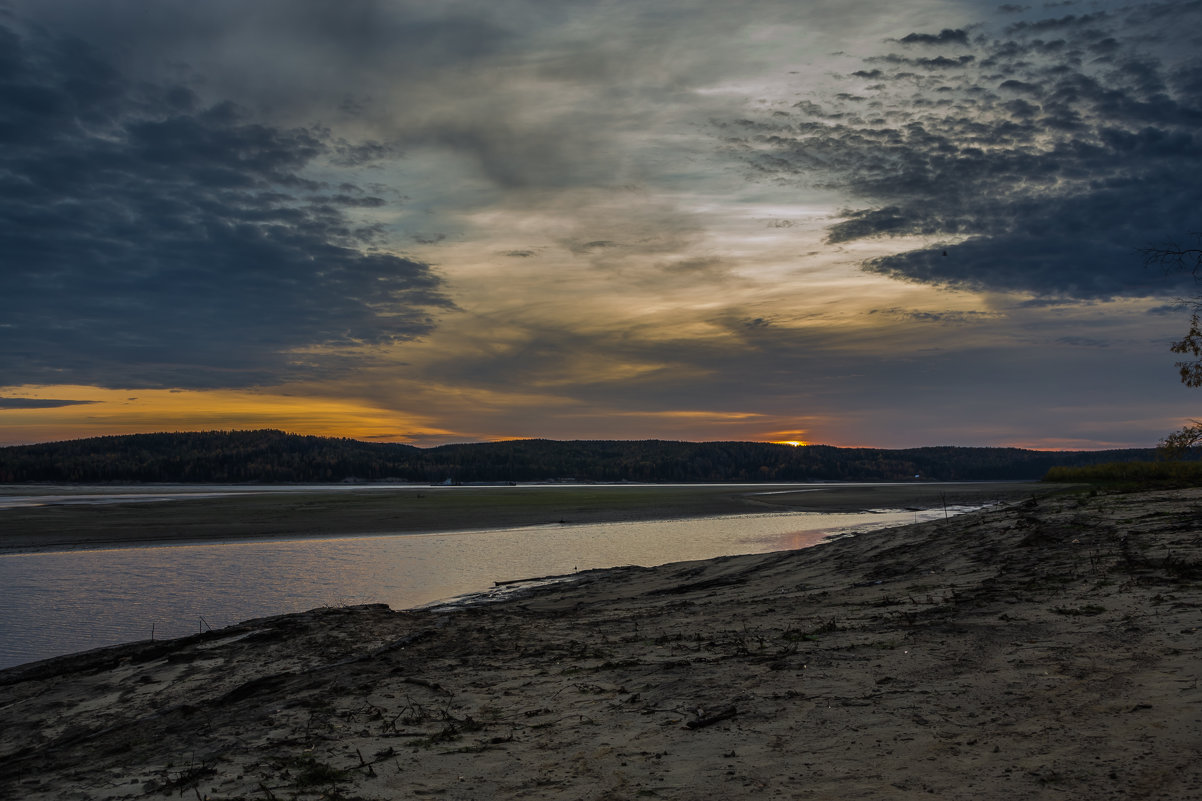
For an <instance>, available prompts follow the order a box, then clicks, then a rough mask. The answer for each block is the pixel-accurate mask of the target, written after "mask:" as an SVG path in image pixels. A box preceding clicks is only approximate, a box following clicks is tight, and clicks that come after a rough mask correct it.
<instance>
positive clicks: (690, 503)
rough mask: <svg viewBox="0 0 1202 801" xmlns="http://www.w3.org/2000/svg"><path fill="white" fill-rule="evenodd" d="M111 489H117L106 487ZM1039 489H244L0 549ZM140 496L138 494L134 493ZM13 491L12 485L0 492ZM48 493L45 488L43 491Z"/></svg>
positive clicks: (142, 508) (23, 513) (35, 514)
mask: <svg viewBox="0 0 1202 801" xmlns="http://www.w3.org/2000/svg"><path fill="white" fill-rule="evenodd" d="M107 489H109V490H111V491H115V490H114V488H107ZM1053 489H1055V487H1052V486H1049V485H1046V484H1040V483H1037V482H967V483H919V482H915V483H910V484H857V485H824V484H781V485H755V486H748V485H692V486H690V485H665V486H656V485H633V486H613V485H609V486H606V485H567V486H519V487H454V488H450V489H443V488H438V487H397V488H388V489H384V488H379V487H375V488H364V489H362V490H338V491H314V492H303V491H297V492H262V493H255V492H253V491H246V490H241V491H239V492H238V493H237V494H231V495H226V496H222V497H215V498H190V499H183V500H172V501H155V502H132V503H106V504H102V505H70V504H60V505H49V506H36V507H16V508H10V509H0V552H10V553H11V552H18V551H32V550H56V549H66V548H88V547H92V548H97V547H113V546H120V545H137V544H146V543H155V542H181V541H198V540H228V539H247V538H264V537H312V536H327V537H328V536H345V535H352V534H408V533H429V532H437V531H465V530H476V529H487V528H509V527H515V526H530V525H541V524H544V523H602V522H614V521H626V520H661V519H662V520H666V519H675V518H683V517H706V516H713V515H735V514H749V513H757V512H772V511H789V510H797V511H817V512H844V511H846V512H855V511H860V510H862V509H879V508H914V509H930V508H937V507H939V506H941V505H944V504H946V505H952V506H954V505H970V506H976V505H980V504H986V503H994V502H999V501H1006V500H1013V499H1016V498H1028V497H1031V496H1032V495H1033V494H1043V493H1047V492H1049V491H1051V490H1053ZM142 490H143V491H145V488H142ZM4 491H6V492H8V493H10V494H11V493H20V492H22V491H23V490H22V488H20V487H12V486H10V487H6V488H4ZM42 491H45V490H42Z"/></svg>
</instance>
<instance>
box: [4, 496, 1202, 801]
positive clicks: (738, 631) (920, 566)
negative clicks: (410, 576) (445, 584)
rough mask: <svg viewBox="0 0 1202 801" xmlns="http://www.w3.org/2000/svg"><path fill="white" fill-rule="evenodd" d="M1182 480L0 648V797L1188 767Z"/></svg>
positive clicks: (1198, 604) (1191, 645)
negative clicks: (20, 654) (418, 594)
mask: <svg viewBox="0 0 1202 801" xmlns="http://www.w3.org/2000/svg"><path fill="white" fill-rule="evenodd" d="M1200 509H1202V491H1200V490H1183V491H1172V492H1157V493H1138V494H1124V495H1102V496H1097V497H1090V496H1087V495H1084V494H1080V495H1074V496H1062V497H1056V498H1041V499H1039V500H1037V501H1034V500H1033V501H1030V502H1027V503H1020V504H1016V505H1013V506H1010V507H1007V508H1004V509H998V510H992V511H986V512H981V513H973V514H968V515H963V516H960V517H954V518H952V519H950V520H939V521H936V522H932V523H923V524H917V525H912V526H906V527H902V528H898V529H891V530H886V531H878V532H873V533H871V534H866V535H861V536H856V537H849V538H844V539H839V540H836V541H833V542H830V543H827V544H824V545H821V546H817V547H814V548H810V549H806V550H803V551H793V552H780V553H772V554H761V555H754V556H740V557H727V558H722V559H715V560H710V561H705V562H692V563H679V564H674V565H666V566H663V567H659V568H650V569H648V568H619V569H614V570H607V571H592V572H584V573H581V574H579V575H577V576H574V577H572V578H571V579H570V580H567V581H564V582H559V583H556V584H552V585H550V586H544V587H539V588H535V589H532V590H530V591H529V592H527V593H525V594H523V595H521V596H520V597H516V598H512V599H509V600H506V601H503V602H500V603H495V604H487V605H480V606H469V607H465V608H460V609H457V610H453V609H447V608H440V609H432V610H424V611H423V610H417V611H407V612H394V611H392V610H389V609H387V608H386V607H383V606H378V605H377V606H360V607H343V608H329V609H318V610H313V611H311V612H307V613H303V614H298V615H286V616H280V617H274V618H266V619H260V620H252V621H247V622H245V623H242V624H239V625H237V626H233V627H229V628H226V629H221V630H218V631H214V632H205V633H204V634H199V635H195V636H192V637H188V638H184V639H181V640H174V641H169V642H154V643H149V642H148V643H135V644H131V645H127V646H120V647H116V648H108V649H102V650H100V651H96V652H90V653H87V654H77V655H74V656H70V657H62V658H59V659H54V660H47V661H45V662H41V663H36V664H33V665H27V666H22V667H17V668H12V669H9V670H7V671H0V709H3V710H4V721H5V723H4V726H3V727H2V729H0V797H4V798H21V799H31V800H33V799H55V800H56V801H57V800H58V799H72V798H75V799H118V798H168V797H169V798H179V797H186V798H208V799H232V798H264V799H270V798H280V799H283V798H289V799H291V798H298V799H300V798H306V799H307V798H313V799H316V798H363V799H386V798H409V797H414V796H426V795H430V796H436V797H440V798H448V799H461V798H462V799H469V798H473V799H474V798H500V799H532V798H534V799H538V798H546V799H552V798H554V799H559V798H597V799H624V798H631V799H633V798H679V799H691V798H702V797H706V798H709V797H724V798H744V797H747V798H750V797H762V796H764V795H772V796H779V797H786V798H836V797H837V798H891V799H892V798H918V797H922V798H929V797H931V796H932V794H934V797H942V798H977V799H981V798H983V799H991V798H997V799H1002V798H1006V799H1012V798H1038V797H1048V796H1049V795H1050V796H1051V797H1065V798H1087V797H1088V798H1096V799H1106V798H1114V799H1127V798H1164V799H1181V798H1191V797H1199V796H1200V795H1202V763H1200V762H1199V760H1198V759H1197V754H1198V749H1199V746H1200V745H1202V688H1199V686H1198V679H1199V673H1200V672H1202V668H1200V665H1202V660H1200V659H1199V645H1200V643H1202V631H1200V630H1202V515H1200V514H1199V510H1200Z"/></svg>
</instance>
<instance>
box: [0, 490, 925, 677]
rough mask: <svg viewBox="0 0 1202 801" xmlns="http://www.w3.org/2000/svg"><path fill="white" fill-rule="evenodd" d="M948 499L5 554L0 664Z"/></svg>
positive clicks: (713, 552) (699, 550)
mask: <svg viewBox="0 0 1202 801" xmlns="http://www.w3.org/2000/svg"><path fill="white" fill-rule="evenodd" d="M941 514H942V512H939V513H934V512H928V513H917V514H916V513H914V512H881V513H860V514H816V513H809V512H793V513H786V514H765V515H740V516H736V517H716V518H700V519H690V520H666V521H645V522H636V523H603V524H592V525H562V526H540V527H534V528H521V529H501V530H490V531H475V532H466V533H450V534H448V533H440V534H406V535H393V536H370V537H346V538H338V539H303V540H272V541H237V542H223V543H210V544H193V545H159V546H149V547H136V548H121V549H111V550H81V551H69V552H57V553H33V554H9V555H2V556H0V668H3V667H10V666H12V665H16V664H21V663H24V662H29V661H33V660H36V659H44V658H46V657H49V656H55V655H59V654H65V653H72V652H75V651H81V650H86V649H89V648H97V647H101V646H105V645H114V644H117V643H122V642H130V641H134V640H144V639H149V638H150V637H151V635H152V633H153V635H154V636H155V637H156V638H167V637H179V636H183V635H187V634H193V633H196V632H197V631H198V630H204V629H206V628H208V627H212V628H217V627H219V626H225V625H229V624H232V623H236V622H238V621H241V620H246V619H248V618H254V617H262V616H267V615H275V614H282V613H286V612H298V611H303V610H306V609H312V608H314V607H318V606H329V605H342V604H360V603H386V604H388V605H390V606H391V607H392V608H394V609H406V608H412V607H415V606H420V605H423V604H428V603H431V602H434V601H438V600H444V599H447V598H451V597H454V596H459V595H463V594H467V593H475V592H482V591H485V590H487V589H488V588H490V587H492V585H493V582H495V581H510V580H515V579H522V578H530V577H536V576H548V575H560V574H570V573H572V572H573V571H575V570H587V569H592V568H604V567H615V566H618V565H631V564H635V565H646V566H650V565H657V564H664V563H667V562H677V561H689V560H694V559H708V558H712V557H716V556H726V555H731V554H742V553H762V552H767V551H778V550H789V549H794V548H802V547H806V546H808V545H813V544H814V543H816V542H819V541H821V540H822V539H824V538H826V537H827V536H829V535H831V534H832V533H836V532H840V531H847V530H868V529H872V528H881V527H885V526H896V525H901V524H904V523H909V522H913V521H914V520H921V519H926V518H927V517H934V516H938V515H941Z"/></svg>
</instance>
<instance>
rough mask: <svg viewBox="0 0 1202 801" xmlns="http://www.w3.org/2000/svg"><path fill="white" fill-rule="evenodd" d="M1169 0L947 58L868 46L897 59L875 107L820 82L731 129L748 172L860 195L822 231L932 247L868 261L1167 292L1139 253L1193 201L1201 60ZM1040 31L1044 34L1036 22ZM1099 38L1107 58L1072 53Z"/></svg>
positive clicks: (1009, 280) (1095, 291) (983, 278)
mask: <svg viewBox="0 0 1202 801" xmlns="http://www.w3.org/2000/svg"><path fill="white" fill-rule="evenodd" d="M1170 5H1172V6H1174V7H1175V8H1176V9H1177V11H1178V13H1177V14H1176V15H1175V16H1174V15H1164V14H1158V15H1155V16H1152V15H1150V14H1148V13H1146V9H1143V8H1137V9H1134V10H1133V11H1131V12H1129V13H1126V15H1124V14H1118V13H1115V14H1110V13H1107V12H1099V13H1095V14H1090V15H1084V16H1069V17H1062V18H1058V19H1054V20H1043V21H1039V20H1035V21H1024V22H1022V23H1016V24H1013V25H1011V26H1009V27H1008V28H1007V29H1006V34H1005V35H1003V36H1002V37H1000V38H994V39H990V38H988V37H985V36H981V37H977V38H976V39H975V40H974V41H973V42H972V44H971V46H972V48H973V52H972V53H970V54H967V55H966V56H964V57H962V58H960V59H957V60H956V64H957V65H958V66H959V67H960V68H959V69H957V70H954V71H949V70H948V69H947V68H946V65H939V64H936V63H934V62H933V61H932V60H926V61H925V63H924V61H923V60H921V59H914V58H910V57H903V56H897V55H887V56H879V57H875V58H872V59H868V60H869V61H873V62H875V63H877V64H890V65H893V66H894V68H895V69H894V71H892V72H891V71H890V70H888V69H884V70H874V71H873V77H874V78H879V79H880V80H882V81H883V84H882V87H883V88H882V89H881V90H880V91H879V92H877V93H876V94H875V95H873V96H872V98H871V104H872V108H873V114H872V116H871V117H870V116H868V115H866V114H863V113H862V112H860V111H858V110H857V108H858V107H859V105H860V104H858V103H857V104H854V105H853V104H850V103H842V102H840V101H839V100H838V99H837V97H836V96H835V95H834V94H832V95H830V96H829V97H830V98H831V99H830V100H827V101H826V102H814V101H810V100H803V101H801V102H799V103H797V104H796V105H795V108H797V109H799V110H801V111H803V112H805V114H806V116H807V117H808V118H809V119H808V120H805V121H802V122H800V123H792V124H779V123H775V124H773V123H765V122H764V121H761V120H751V121H750V124H738V125H735V126H731V127H733V128H735V129H741V130H742V131H744V136H743V138H742V139H741V140H739V139H737V138H735V141H737V142H739V143H740V144H741V145H742V146H743V147H745V148H746V150H747V151H748V152H749V153H751V154H752V155H751V157H750V158H751V163H752V164H753V165H754V166H755V168H756V169H757V170H758V171H759V172H760V173H761V174H764V175H769V176H772V177H774V178H777V179H786V180H801V181H806V182H810V183H812V184H816V185H819V186H825V187H829V188H835V189H839V190H842V191H844V192H847V193H849V194H850V195H851V196H854V197H857V198H859V199H860V200H861V202H862V205H860V206H853V207H852V208H849V209H846V210H844V211H843V212H842V213H841V219H840V220H839V221H838V222H836V223H834V224H833V225H831V226H830V228H829V232H828V239H829V241H830V242H831V243H832V244H837V243H844V242H851V241H855V240H860V239H865V238H870V237H900V236H918V237H923V238H925V239H926V240H927V241H928V242H930V244H929V245H928V246H926V247H921V248H919V249H916V250H910V251H907V252H903V253H899V254H896V255H892V256H886V257H883V258H877V259H874V260H872V261H869V262H868V263H866V264H865V265H864V266H865V268H866V269H868V270H870V271H874V272H879V273H883V274H886V275H890V276H893V277H896V278H900V279H904V280H915V281H921V282H926V283H933V284H946V285H965V286H972V287H978V288H990V289H1003V290H1013V291H1024V292H1038V293H1052V294H1057V295H1065V296H1079V297H1096V298H1105V297H1112V296H1119V295H1143V294H1158V293H1169V292H1173V291H1177V289H1178V288H1179V287H1177V286H1174V284H1173V283H1172V282H1171V281H1169V280H1167V279H1166V278H1165V277H1164V276H1162V275H1159V274H1155V275H1154V274H1152V272H1151V271H1141V270H1140V267H1139V263H1140V260H1139V258H1138V256H1137V254H1136V253H1135V251H1136V250H1137V249H1138V248H1140V247H1141V246H1144V245H1147V244H1148V243H1149V242H1156V241H1165V240H1171V239H1172V238H1173V237H1174V236H1179V235H1180V234H1181V233H1182V232H1185V231H1190V230H1194V229H1195V228H1196V227H1197V225H1198V209H1199V208H1202V186H1200V185H1199V184H1198V182H1197V180H1195V176H1197V175H1200V174H1202V92H1200V91H1199V88H1200V87H1202V74H1200V69H1202V68H1199V67H1198V62H1197V60H1196V58H1194V57H1193V56H1192V53H1191V51H1190V49H1189V47H1188V46H1187V44H1188V43H1189V42H1190V41H1192V39H1191V34H1190V33H1189V31H1193V30H1197V29H1198V28H1199V26H1202V9H1200V8H1199V5H1198V4H1197V3H1192V2H1190V3H1176V4H1170ZM1148 19H1152V20H1153V23H1147V22H1146V20H1148ZM1140 20H1144V22H1140ZM1137 23H1138V24H1137ZM1049 30H1055V31H1056V33H1057V36H1058V37H1060V38H1059V39H1058V40H1057V41H1056V42H1048V41H1045V40H1043V39H1040V38H1038V37H1037V35H1036V34H1040V33H1044V32H1046V31H1049ZM1152 40H1155V41H1156V42H1157V43H1158V49H1157V50H1155V51H1150V50H1149V49H1148V47H1147V42H1149V41H1152ZM1103 42H1104V43H1107V44H1106V46H1105V48H1104V49H1105V50H1106V52H1107V57H1106V58H1105V59H1104V60H1097V59H1095V60H1093V61H1089V60H1085V59H1082V58H1081V57H1080V55H1079V54H1080V53H1081V52H1082V51H1084V50H1085V49H1086V46H1087V45H1088V44H1090V43H1103ZM1152 53H1160V54H1162V55H1160V56H1159V57H1157V56H1154V55H1152ZM1174 53H1177V54H1182V55H1180V56H1179V57H1175V56H1173V55H1172V54H1174ZM974 56H975V60H973V61H964V60H963V59H965V58H972V57H974ZM897 67H903V68H904V70H898V69H896V68H897ZM915 68H919V69H918V71H917V72H915V71H914V70H915ZM881 71H883V72H884V73H885V74H884V75H878V74H877V73H878V72H881ZM765 125H767V126H768V127H767V128H765V127H764V126H765Z"/></svg>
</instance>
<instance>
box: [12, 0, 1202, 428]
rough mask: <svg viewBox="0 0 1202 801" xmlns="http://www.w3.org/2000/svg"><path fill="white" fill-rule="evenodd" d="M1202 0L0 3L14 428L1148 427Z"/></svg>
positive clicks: (1199, 405)
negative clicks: (1147, 254)
mask: <svg viewBox="0 0 1202 801" xmlns="http://www.w3.org/2000/svg"><path fill="white" fill-rule="evenodd" d="M1200 39H1202V2H1196V1H1193V0H1191V1H1190V2H1173V1H1172V0H1170V1H1169V2H1153V3H1138V2H1136V3H1131V4H1127V3H1122V2H1109V0H1101V1H1099V2H1072V1H1070V2H1054V3H1039V4H1031V5H1027V4H1001V5H999V4H997V3H979V2H970V1H968V0H960V1H958V2H951V1H950V0H899V2H896V3H890V4H881V3H879V2H876V0H871V1H869V0H806V2H797V0H743V2H740V3H731V2H728V0H640V1H638V2H635V1H634V0H588V1H587V2H584V1H583V0H579V1H577V0H440V2H434V3H432V2H429V0H421V1H420V2H417V1H416V0H415V1H414V2H409V1H408V0H395V1H386V0H341V2H337V3H335V2H327V1H326V0H320V1H319V0H257V2H254V3H245V2H242V0H207V2H204V3H197V2H195V1H194V0H155V2H153V3H147V2H144V0H100V1H99V2H97V0H0V445H13V444H22V443H30V442H43V441H52V440H63V439H73V438H77V437H86V436H97V435H110V434H125V433H136V432H147V431H183V430H212V429H227V430H228V429H252V428H267V427H270V428H279V429H283V430H286V431H290V432H294V433H301V434H320V435H335V436H348V437H353V438H356V439H363V440H370V441H385V442H406V443H410V444H414V445H419V446H423V447H426V446H432V445H438V444H443V443H449V442H474V441H490V440H502V439H514V438H526V437H541V438H550V439H653V438H654V439H669V440H694V441H712V440H756V441H774V442H799V443H823V444H831V445H843V446H874V447H885V448H903V447H916V446H923V445H975V446H1019V447H1033V448H1053V449H1058V448H1064V449H1101V448H1118V447H1149V446H1151V445H1154V444H1155V442H1156V441H1157V440H1158V439H1159V438H1161V437H1162V436H1164V435H1165V434H1166V433H1167V432H1168V431H1170V430H1172V429H1174V428H1177V427H1178V426H1180V425H1182V424H1183V423H1185V422H1187V421H1188V420H1190V419H1192V417H1194V416H1202V394H1199V391H1198V390H1191V389H1189V388H1186V387H1183V386H1182V385H1181V384H1180V383H1179V382H1178V380H1177V375H1176V369H1175V367H1174V361H1175V358H1176V357H1175V356H1174V354H1172V353H1170V352H1169V345H1170V343H1171V342H1173V341H1174V340H1175V339H1178V338H1180V337H1181V336H1182V335H1184V334H1185V332H1186V330H1187V328H1188V324H1189V319H1188V318H1189V310H1188V307H1187V306H1186V305H1183V302H1182V299H1183V298H1184V299H1188V298H1190V297H1191V296H1192V295H1193V294H1194V293H1195V292H1196V291H1197V288H1196V287H1195V284H1194V282H1193V279H1192V277H1191V276H1190V275H1188V274H1178V273H1172V272H1169V273H1166V272H1165V271H1163V270H1160V269H1149V268H1147V267H1145V266H1144V264H1143V260H1142V258H1141V255H1140V252H1139V251H1140V249H1141V248H1145V247H1148V246H1158V245H1163V244H1165V243H1170V242H1176V243H1182V244H1184V243H1189V242H1192V241H1193V240H1192V239H1191V237H1192V236H1194V233H1193V232H1197V231H1199V230H1200V229H1202V202H1200V201H1202V186H1200V183H1199V180H1198V177H1199V176H1200V175H1202V58H1200V57H1199V56H1198V53H1199V52H1202V49H1200V48H1199V40H1200Z"/></svg>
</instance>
